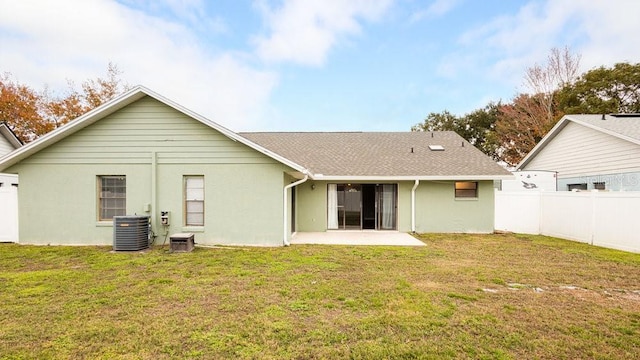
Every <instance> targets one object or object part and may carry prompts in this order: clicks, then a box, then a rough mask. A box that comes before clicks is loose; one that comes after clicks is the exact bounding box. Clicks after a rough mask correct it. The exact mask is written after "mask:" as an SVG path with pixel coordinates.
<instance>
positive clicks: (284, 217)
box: [282, 174, 309, 246]
mask: <svg viewBox="0 0 640 360" xmlns="http://www.w3.org/2000/svg"><path fill="white" fill-rule="evenodd" d="M307 180H309V174H304V178H302V180H298V181H296V182H293V183H291V184H289V185H286V186H285V187H284V189H283V191H282V199H283V202H282V224H283V225H282V243H283V244H284V246H289V245H291V243H289V239H288V237H289V236H288V234H287V232H288V231H287V230H288V226H287V225H288V224H287V202H288V199H287V190H289V189H291V188H292V187H294V186H298V185H300V184H302V183H303V182H305V181H307Z"/></svg>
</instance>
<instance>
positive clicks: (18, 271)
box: [0, 235, 640, 359]
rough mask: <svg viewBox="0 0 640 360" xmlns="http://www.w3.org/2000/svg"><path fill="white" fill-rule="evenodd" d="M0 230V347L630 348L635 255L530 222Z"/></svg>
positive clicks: (82, 354) (83, 352)
mask: <svg viewBox="0 0 640 360" xmlns="http://www.w3.org/2000/svg"><path fill="white" fill-rule="evenodd" d="M420 238H421V239H422V240H423V241H424V242H426V243H427V246H426V247H420V248H418V247H416V248H411V247H349V246H292V247H289V248H267V249H264V248H247V249H202V248H198V249H196V250H195V251H194V252H192V253H188V254H169V253H168V252H167V249H166V248H154V249H153V250H151V251H148V252H144V253H110V250H111V249H110V248H104V247H34V246H19V245H12V244H2V245H0V259H2V260H1V262H2V267H1V268H0V289H1V290H0V303H1V304H2V312H0V358H3V359H23V358H24V359H48V358H56V359H58V358H70V359H71V358H73V359H76V358H103V359H114V358H122V359H163V358H165V359H169V358H203V359H205V358H206V359H208V358H246V359H251V358H265V359H269V358H273V359H275V358H299V359H312V358H352V359H369V358H506V359H508V358H514V359H515V358H523V357H526V358H596V359H598V358H600V359H608V358H633V357H635V356H636V355H637V354H638V353H640V336H639V335H640V255H638V254H630V253H625V252H619V251H614V250H607V249H602V248H596V247H590V246H586V245H583V244H579V243H574V242H568V241H563V240H558V239H553V238H547V237H541V236H520V235H424V236H421V237H420Z"/></svg>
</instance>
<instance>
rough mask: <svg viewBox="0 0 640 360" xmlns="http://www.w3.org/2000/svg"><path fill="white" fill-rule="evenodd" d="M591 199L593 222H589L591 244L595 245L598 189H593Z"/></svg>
mask: <svg viewBox="0 0 640 360" xmlns="http://www.w3.org/2000/svg"><path fill="white" fill-rule="evenodd" d="M589 200H590V201H591V224H589V229H590V230H589V232H590V235H591V236H590V237H591V245H593V238H594V236H595V235H594V234H595V232H596V191H592V192H591V194H589Z"/></svg>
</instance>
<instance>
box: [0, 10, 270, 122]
mask: <svg viewBox="0 0 640 360" xmlns="http://www.w3.org/2000/svg"><path fill="white" fill-rule="evenodd" d="M172 1H173V0H172ZM192 5H193V4H190V5H189V6H192ZM195 5H198V4H195ZM174 8H175V7H174ZM176 11H177V10H176ZM187 11H188V12H189V13H191V14H193V13H197V11H195V10H194V8H193V7H191V8H189V9H187ZM183 16H186V15H183ZM0 43H1V44H2V49H1V51H2V53H3V55H2V56H1V57H0V71H3V72H4V71H8V72H11V73H13V75H14V77H15V78H16V79H17V80H18V81H20V82H23V83H26V84H28V85H30V86H32V87H33V88H35V89H40V88H41V87H42V86H43V85H44V84H45V83H46V84H48V85H49V87H50V88H51V89H53V90H57V91H64V89H65V88H66V82H67V79H69V80H72V81H75V82H76V83H80V82H82V81H84V80H86V79H91V78H95V77H97V76H103V75H104V74H105V71H106V66H107V63H108V62H109V61H112V62H114V63H115V64H116V65H118V67H119V68H120V69H121V70H122V71H123V72H124V74H123V76H122V78H123V79H124V80H125V81H127V82H128V83H129V84H132V85H135V84H142V85H145V86H148V87H149V88H151V89H153V90H155V91H157V92H159V93H160V94H163V95H165V96H167V97H169V98H171V99H172V100H174V101H176V102H178V103H180V104H182V105H184V106H186V107H188V108H190V109H192V110H194V111H196V112H199V113H201V114H202V115H204V116H206V117H208V118H210V119H212V120H214V121H218V122H220V123H221V124H222V125H225V126H228V127H230V128H232V129H234V130H240V129H248V128H252V127H255V126H256V124H257V122H258V121H259V120H260V119H261V118H262V116H261V112H262V111H264V110H263V109H264V108H266V106H267V103H268V99H269V96H270V93H271V91H272V89H273V87H274V86H275V85H276V84H277V80H278V79H277V76H276V75H275V74H273V73H271V72H266V71H260V70H256V69H253V68H252V67H250V66H248V65H246V63H244V62H243V61H242V55H241V54H236V53H232V52H222V53H216V54H213V55H212V54H210V53H209V52H207V50H206V49H204V48H203V47H202V46H201V45H200V44H199V40H198V39H197V38H196V37H195V35H193V33H192V31H191V29H190V28H188V27H186V26H185V25H182V24H181V23H179V22H177V21H171V20H167V19H163V18H160V17H155V16H150V15H148V14H145V13H144V12H142V11H138V10H133V9H131V8H129V7H126V6H124V5H121V4H118V3H115V2H113V1H107V0H101V1H91V2H88V1H56V2H49V1H46V2H42V1H24V0H23V1H11V0H8V1H1V2H0Z"/></svg>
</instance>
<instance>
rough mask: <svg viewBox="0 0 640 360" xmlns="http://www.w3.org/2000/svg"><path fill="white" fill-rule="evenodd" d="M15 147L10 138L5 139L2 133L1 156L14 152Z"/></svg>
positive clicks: (0, 135) (0, 141)
mask: <svg viewBox="0 0 640 360" xmlns="http://www.w3.org/2000/svg"><path fill="white" fill-rule="evenodd" d="M13 150H15V149H14V147H13V145H11V143H10V142H9V140H7V139H5V137H4V136H2V134H0V158H1V157H3V156H5V155H7V154H8V153H10V152H12V151H13Z"/></svg>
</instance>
